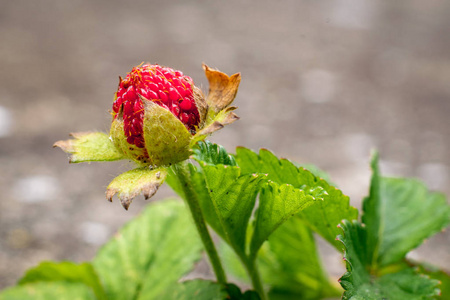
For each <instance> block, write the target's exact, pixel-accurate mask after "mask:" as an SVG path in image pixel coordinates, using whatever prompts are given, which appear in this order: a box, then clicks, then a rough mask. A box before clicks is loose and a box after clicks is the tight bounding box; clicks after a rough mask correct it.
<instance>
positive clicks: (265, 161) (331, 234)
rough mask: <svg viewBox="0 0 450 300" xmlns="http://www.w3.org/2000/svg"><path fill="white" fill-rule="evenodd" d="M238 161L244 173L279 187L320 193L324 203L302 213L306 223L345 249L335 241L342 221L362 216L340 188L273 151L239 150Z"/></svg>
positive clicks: (318, 202)
mask: <svg viewBox="0 0 450 300" xmlns="http://www.w3.org/2000/svg"><path fill="white" fill-rule="evenodd" d="M236 162H237V164H238V165H239V166H240V167H241V169H242V174H246V173H249V172H257V173H266V174H267V175H268V179H269V180H271V181H273V182H276V183H278V184H280V185H281V184H290V185H292V186H293V187H295V188H297V189H302V190H305V191H308V190H309V191H311V192H314V191H318V190H319V191H320V190H322V191H323V193H322V194H321V195H320V198H322V199H323V201H316V202H315V203H314V204H313V205H311V206H310V207H307V208H306V209H304V210H303V211H301V212H300V213H299V216H301V218H302V219H303V220H305V222H306V224H308V226H310V227H311V228H312V229H313V230H314V231H316V232H317V233H319V234H320V235H321V236H322V237H323V238H325V239H326V240H327V241H328V242H329V243H331V244H332V245H334V246H335V247H336V248H337V249H339V250H341V245H340V244H339V243H338V242H336V241H335V237H336V235H338V234H339V230H338V228H337V225H338V224H339V223H340V221H341V220H343V219H347V220H353V219H356V218H357V217H358V211H357V209H356V208H354V207H351V206H350V205H349V198H348V197H347V196H345V195H344V194H343V193H342V192H341V191H340V190H338V189H337V188H335V187H333V186H330V185H329V184H328V183H327V182H326V181H325V180H323V179H321V178H318V177H316V176H314V175H313V174H312V173H311V172H309V171H307V170H305V169H303V168H297V167H296V166H295V165H294V164H293V163H292V162H290V161H289V160H286V159H281V160H280V159H278V158H277V157H276V156H275V155H273V154H272V153H271V152H270V151H268V150H266V149H261V150H260V152H259V155H258V154H256V153H255V152H253V151H251V150H249V149H246V148H242V147H238V148H237V150H236Z"/></svg>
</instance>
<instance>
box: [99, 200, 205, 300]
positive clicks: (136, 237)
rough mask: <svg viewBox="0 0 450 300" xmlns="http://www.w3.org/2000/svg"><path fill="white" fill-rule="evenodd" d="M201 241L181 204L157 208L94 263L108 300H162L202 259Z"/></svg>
mask: <svg viewBox="0 0 450 300" xmlns="http://www.w3.org/2000/svg"><path fill="white" fill-rule="evenodd" d="M201 249H202V246H201V242H200V239H199V237H198V235H197V233H196V229H195V226H194V224H193V223H192V221H191V216H190V215H189V212H188V211H187V209H186V208H185V207H184V205H183V204H182V203H181V202H178V201H174V200H170V201H164V202H162V203H157V204H152V205H149V206H148V207H147V209H146V210H144V211H143V213H142V215H141V216H139V217H138V218H136V219H134V220H133V221H132V222H130V223H129V224H128V225H126V226H125V227H124V228H123V229H122V230H121V231H120V232H119V233H118V234H117V235H116V237H115V238H114V239H113V240H112V241H110V242H109V243H108V244H106V245H105V246H104V247H103V248H102V249H101V250H100V252H99V253H98V254H97V256H96V257H95V259H94V260H93V265H94V267H95V269H96V270H97V273H98V274H99V276H100V278H101V280H102V282H103V286H104V287H105V290H106V293H107V296H108V299H109V300H114V299H120V300H127V299H138V300H139V299H145V300H151V299H161V298H160V295H162V294H163V293H164V292H165V290H166V289H168V288H170V287H171V286H173V284H175V283H176V282H177V281H178V280H179V279H180V278H181V277H182V276H183V275H184V274H186V273H187V272H189V271H190V270H191V269H192V268H193V265H194V263H195V262H196V261H197V260H198V259H200V257H201V255H200V254H201Z"/></svg>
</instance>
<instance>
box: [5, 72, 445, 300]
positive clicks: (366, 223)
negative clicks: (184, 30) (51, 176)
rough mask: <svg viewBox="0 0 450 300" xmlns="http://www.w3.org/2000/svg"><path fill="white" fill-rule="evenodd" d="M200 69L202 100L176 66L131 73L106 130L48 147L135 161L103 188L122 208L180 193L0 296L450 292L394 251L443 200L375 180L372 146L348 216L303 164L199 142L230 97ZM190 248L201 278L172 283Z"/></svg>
mask: <svg viewBox="0 0 450 300" xmlns="http://www.w3.org/2000/svg"><path fill="white" fill-rule="evenodd" d="M203 68H204V70H205V74H206V77H207V78H208V81H209V83H210V87H209V92H208V95H207V96H206V97H205V96H204V95H203V93H202V92H201V90H200V89H199V88H198V87H196V86H195V85H194V82H193V80H192V78H190V77H189V76H186V75H184V74H183V73H182V72H180V71H177V70H173V69H171V68H166V67H161V66H159V65H150V64H144V65H140V66H138V67H135V68H133V69H132V71H131V72H130V73H129V74H128V75H127V76H126V77H125V78H124V79H122V78H120V82H119V86H118V90H117V92H116V96H115V99H114V101H113V105H112V112H111V114H112V124H111V130H110V132H109V133H102V132H84V133H74V134H72V136H73V139H70V140H66V141H59V142H56V143H55V146H56V147H59V148H61V149H62V150H64V151H65V152H67V153H69V157H70V162H71V163H79V162H88V161H114V160H121V159H124V160H129V161H132V162H133V163H134V164H135V165H136V168H135V169H132V170H130V171H127V172H125V173H123V174H121V175H119V176H118V177H116V178H115V179H113V181H112V182H111V183H110V184H109V185H108V187H107V190H106V197H107V199H108V200H109V201H112V200H113V198H114V197H115V196H117V197H118V199H119V200H120V202H121V204H122V205H123V207H124V208H125V209H128V208H129V206H130V205H131V202H132V200H133V199H134V198H135V197H137V196H138V195H140V194H142V195H143V196H144V197H145V199H148V198H150V197H152V196H153V195H154V194H155V193H156V192H157V190H158V188H159V187H160V186H161V185H162V184H163V183H164V182H167V183H168V184H169V185H170V187H171V188H172V189H173V190H174V191H175V192H176V193H177V194H178V196H179V197H180V198H181V199H182V200H180V199H168V200H165V201H161V202H159V203H155V204H150V205H148V207H147V208H146V209H145V210H144V211H143V212H142V214H141V215H140V216H139V217H137V218H136V219H134V220H132V221H131V222H130V223H129V224H127V225H125V226H124V227H123V228H122V229H121V230H120V231H119V233H118V234H117V235H115V236H114V237H113V238H112V239H111V240H110V241H109V242H108V243H106V245H104V246H103V247H102V248H101V249H100V251H99V252H98V253H97V255H96V256H95V257H94V258H93V259H92V260H91V261H89V262H84V263H74V262H69V261H64V262H42V263H41V264H39V265H38V266H36V267H34V268H32V269H30V270H28V271H27V272H26V274H25V275H24V276H23V277H22V278H21V279H20V280H19V282H18V284H17V285H16V286H14V287H10V288H7V289H5V290H4V291H2V292H0V299H1V300H6V299H25V300H26V299H97V300H106V299H108V300H115V299H118V300H119V299H120V300H123V299H142V300H143V299H146V300H148V299H200V300H201V299H205V300H210V299H218V300H219V299H236V300H237V299H255V300H256V299H263V300H265V299H280V300H281V299H330V298H339V297H342V299H354V300H357V299H369V300H370V299H439V298H441V299H449V298H450V294H449V289H450V277H449V275H448V274H447V273H445V271H444V270H439V269H438V268H436V267H431V266H428V265H425V264H423V263H420V262H416V261H411V260H409V259H408V258H407V254H408V252H410V251H411V250H413V249H414V248H416V247H417V246H419V245H420V244H421V243H422V242H423V241H424V240H425V239H427V238H429V237H430V236H432V235H433V234H435V233H437V232H439V231H441V230H443V229H444V228H445V227H446V226H447V225H448V224H449V223H450V206H449V205H448V204H447V201H446V199H445V197H444V195H442V194H439V193H435V192H430V191H428V190H427V188H426V187H425V186H424V185H423V184H422V183H421V182H419V181H417V180H415V179H404V178H387V177H383V176H382V175H381V174H380V171H379V168H378V154H377V153H375V154H373V157H372V162H371V167H372V171H373V174H372V179H371V184H370V190H369V193H368V196H367V197H366V198H365V199H364V201H363V207H362V210H361V216H360V217H359V216H358V214H359V213H358V210H357V209H356V208H354V207H352V206H350V204H349V198H348V197H347V196H346V195H345V194H344V192H343V191H341V190H340V189H338V188H337V187H335V186H333V185H332V184H331V183H329V182H328V181H327V180H325V179H323V178H327V176H325V175H324V173H323V172H321V171H318V170H317V168H314V167H311V166H305V167H302V166H299V165H297V164H295V163H293V162H291V161H289V160H287V159H280V158H278V157H277V156H276V155H275V154H274V153H272V152H270V151H269V150H266V149H261V150H260V151H259V152H258V153H256V152H254V151H252V150H250V149H247V148H244V147H239V148H237V149H236V151H235V153H234V154H230V153H228V152H227V151H226V150H225V149H224V148H223V147H222V146H220V145H217V144H212V143H211V142H209V141H207V140H205V139H206V138H207V136H208V135H210V134H211V133H213V132H215V131H217V130H219V129H221V128H223V127H224V126H225V125H228V124H231V123H232V122H234V121H236V120H237V119H238V117H237V115H236V114H235V113H234V112H233V111H234V110H235V109H236V107H233V106H230V105H231V104H232V102H233V100H234V98H235V96H236V93H237V90H238V86H239V83H240V79H241V77H240V74H234V75H232V76H228V75H226V74H224V73H222V72H219V71H217V70H214V69H211V68H209V67H208V66H206V65H204V66H203ZM212 232H214V233H215V234H216V235H217V236H218V238H217V239H213V238H212V236H211V233H212ZM315 234H317V235H319V236H321V237H322V238H323V239H324V240H325V241H326V242H328V243H329V244H330V245H332V246H333V247H334V248H335V250H336V251H338V252H341V253H342V257H343V259H344V261H345V264H346V267H347V272H346V273H345V274H343V275H342V276H341V278H340V279H339V281H338V282H335V281H333V280H331V279H330V277H329V276H328V275H327V273H326V272H325V270H324V268H323V265H322V262H321V260H320V257H319V255H318V251H317V244H316V241H315V239H314V235H315ZM203 252H205V253H206V255H207V259H208V261H209V263H210V265H211V267H212V270H213V272H214V274H215V280H204V279H192V280H183V278H184V276H185V275H186V274H188V273H189V272H190V271H191V270H192V269H193V268H194V266H195V264H196V263H197V262H198V261H199V260H200V259H201V257H202V253H203ZM230 276H233V277H234V278H238V279H240V280H241V283H242V284H239V286H240V287H238V286H237V285H235V284H232V283H230V279H229V277H230ZM246 284H247V285H246ZM339 284H340V285H339ZM244 286H249V287H250V288H248V289H246V290H245V288H243V287H244Z"/></svg>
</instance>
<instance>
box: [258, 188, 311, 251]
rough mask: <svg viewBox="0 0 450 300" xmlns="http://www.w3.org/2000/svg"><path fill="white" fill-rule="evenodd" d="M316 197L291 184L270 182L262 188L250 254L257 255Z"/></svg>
mask: <svg viewBox="0 0 450 300" xmlns="http://www.w3.org/2000/svg"><path fill="white" fill-rule="evenodd" d="M315 200H316V199H315V198H314V197H313V196H311V195H307V194H305V192H304V191H303V190H299V189H296V188H294V187H293V186H292V185H289V184H278V183H275V182H268V183H267V185H266V186H264V187H263V189H262V190H261V194H260V196H259V208H258V213H257V215H256V222H255V231H254V233H253V236H252V241H251V244H250V256H253V257H255V256H256V253H257V252H258V250H259V248H260V247H261V245H262V244H263V243H264V241H266V240H267V239H268V238H269V235H270V234H272V232H274V231H275V230H276V229H277V228H278V227H279V226H280V225H281V224H283V223H284V222H285V221H286V220H287V219H288V218H290V217H291V216H293V215H295V214H296V213H298V212H300V211H301V210H303V209H305V208H306V207H308V206H310V205H311V204H312V203H313V202H314V201H315Z"/></svg>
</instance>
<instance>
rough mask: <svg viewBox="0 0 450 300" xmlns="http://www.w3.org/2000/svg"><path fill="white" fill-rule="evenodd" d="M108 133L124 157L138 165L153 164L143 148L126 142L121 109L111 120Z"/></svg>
mask: <svg viewBox="0 0 450 300" xmlns="http://www.w3.org/2000/svg"><path fill="white" fill-rule="evenodd" d="M110 133H111V138H112V141H113V143H114V145H115V146H116V148H117V149H119V151H121V152H122V153H123V155H124V156H125V157H126V158H128V159H131V160H132V161H134V162H136V163H137V164H138V165H153V162H152V160H151V158H149V157H148V155H147V152H146V151H145V149H144V148H139V147H137V146H136V145H132V144H129V143H128V142H127V137H126V136H125V131H124V122H123V116H122V110H121V111H120V112H119V115H118V116H117V117H116V118H115V119H114V120H113V122H112V124H111V131H110Z"/></svg>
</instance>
